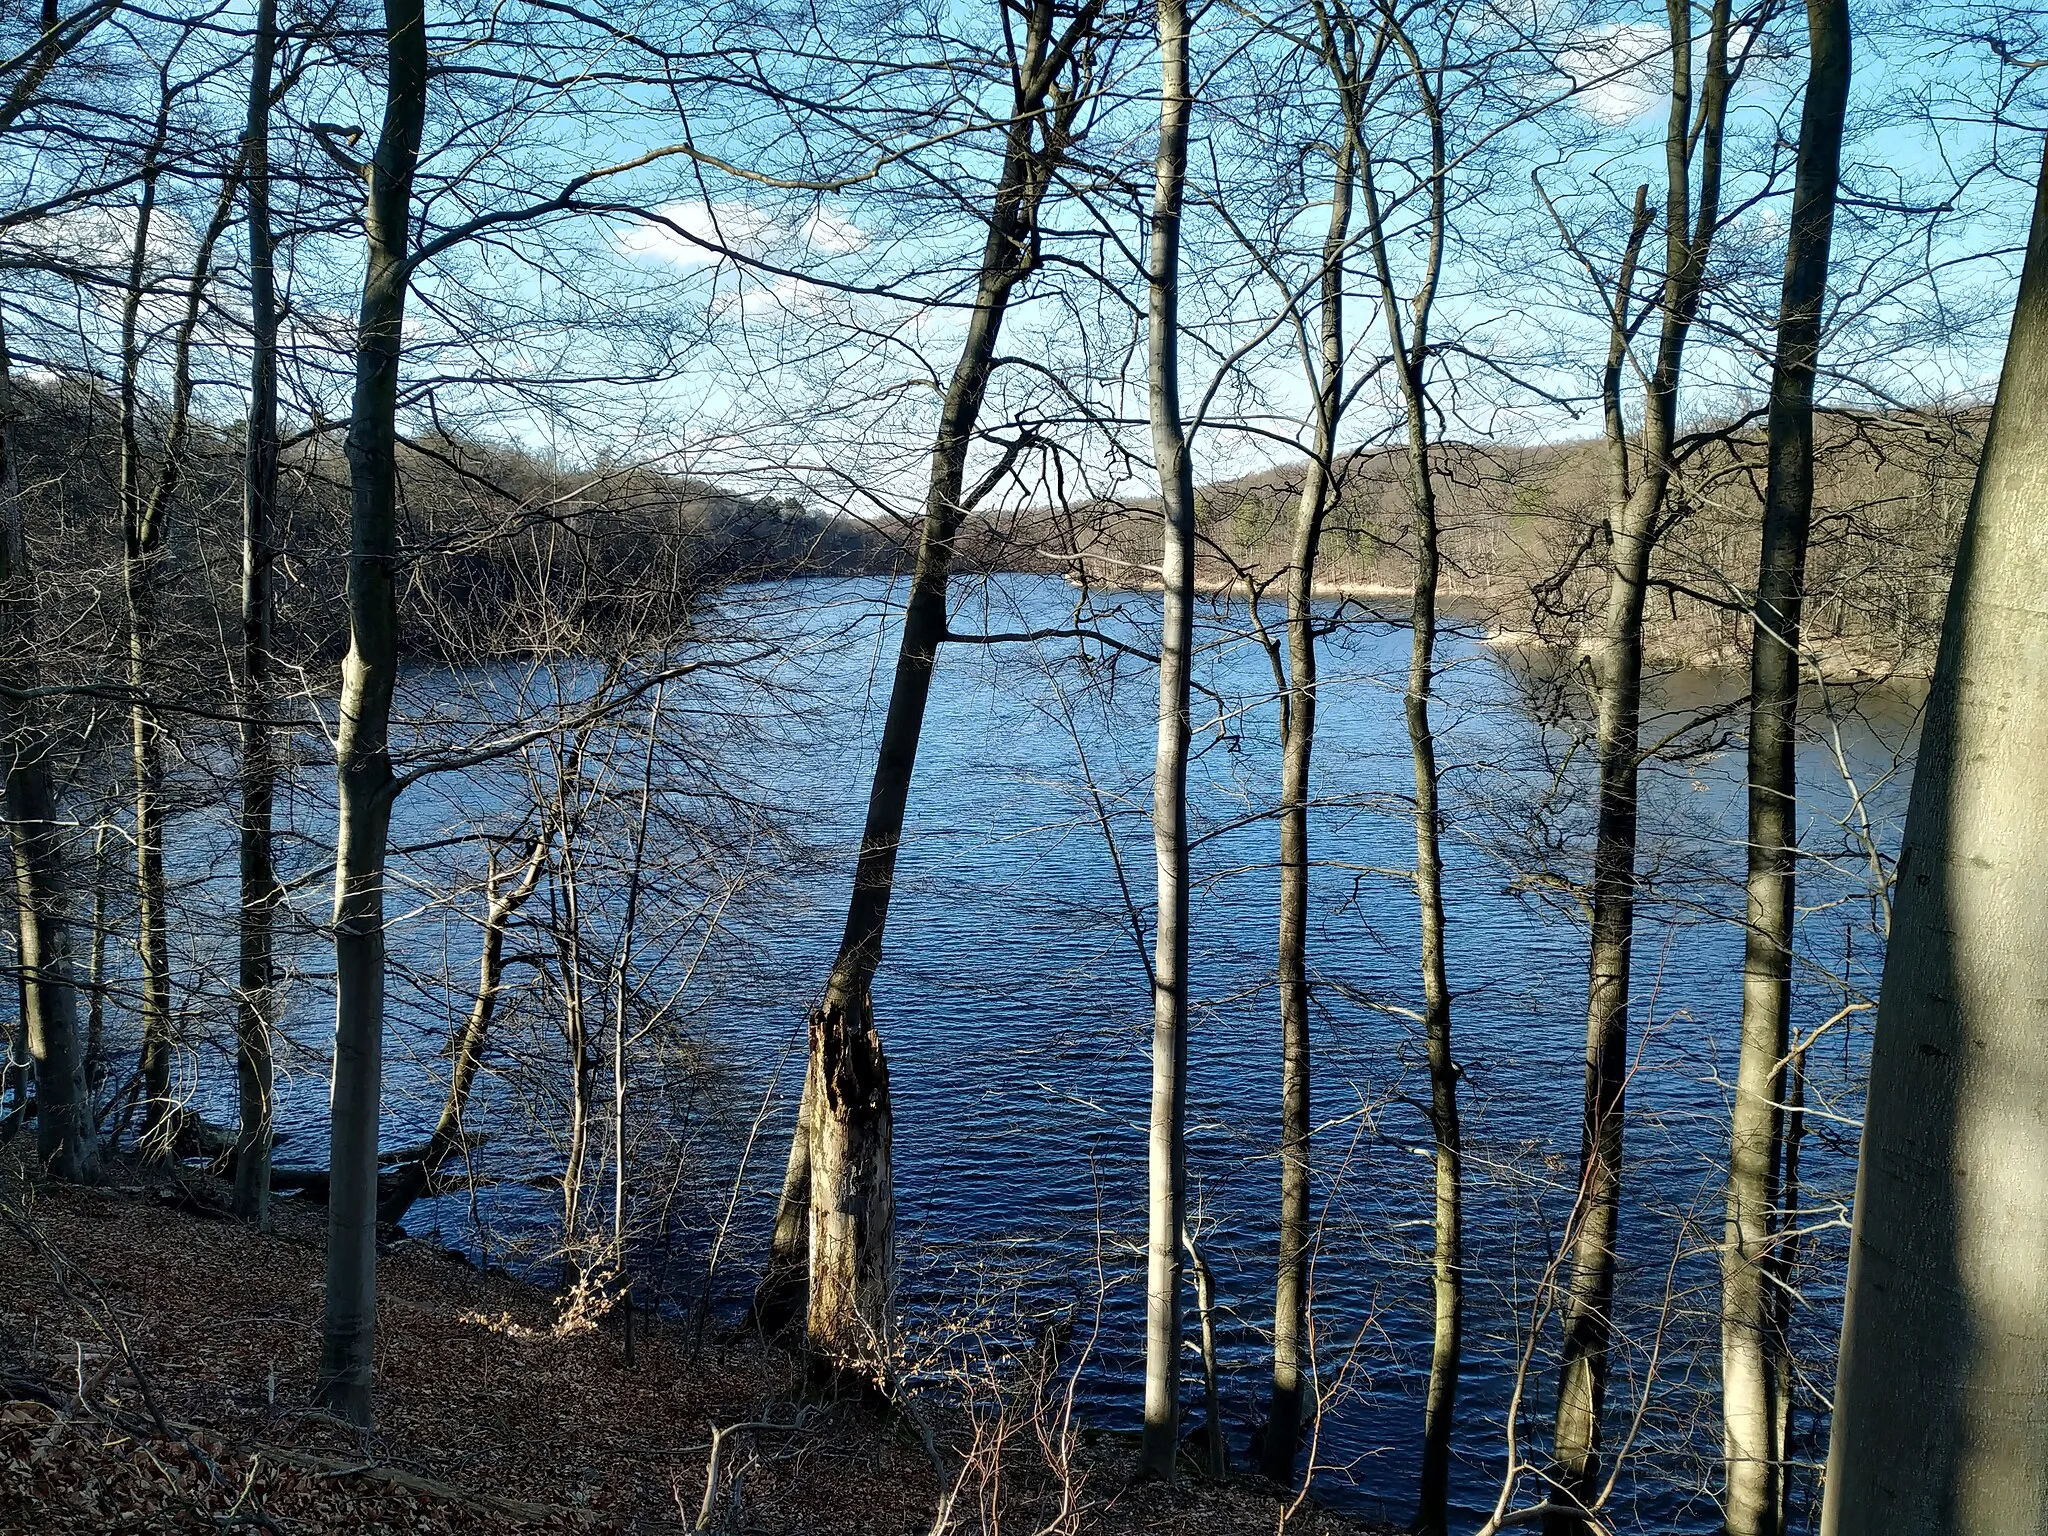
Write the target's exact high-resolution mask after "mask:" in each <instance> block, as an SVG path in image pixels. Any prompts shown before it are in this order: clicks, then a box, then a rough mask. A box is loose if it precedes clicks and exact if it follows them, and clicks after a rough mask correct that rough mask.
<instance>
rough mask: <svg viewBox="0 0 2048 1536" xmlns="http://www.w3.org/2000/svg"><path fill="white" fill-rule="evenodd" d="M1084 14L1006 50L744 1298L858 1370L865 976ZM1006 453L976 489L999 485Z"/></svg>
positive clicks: (876, 1146)
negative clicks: (896, 618) (831, 912)
mask: <svg viewBox="0 0 2048 1536" xmlns="http://www.w3.org/2000/svg"><path fill="white" fill-rule="evenodd" d="M1097 11H1098V6H1097V5H1096V4H1095V3H1093V0H1091V3H1089V4H1087V5H1084V6H1083V7H1082V8H1081V9H1080V10H1079V11H1078V12H1077V13H1076V14H1075V15H1074V16H1073V17H1072V18H1071V19H1070V21H1069V22H1068V24H1067V26H1066V27H1065V29H1064V30H1062V31H1060V32H1057V33H1056V32H1055V31H1054V26H1055V20H1056V18H1055V13H1054V8H1053V6H1052V4H1051V3H1050V0H1037V3H1035V4H1034V5H1033V6H1032V8H1031V11H1030V20H1029V24H1028V29H1027V33H1026V36H1025V39H1024V41H1023V44H1022V47H1021V49H1020V52H1019V56H1018V58H1017V61H1016V72H1015V79H1016V86H1015V92H1016V95H1015V103H1014V110H1013V113H1012V117H1011V122H1010V127H1009V129H1008V131H1007V135H1006V144H1005V150H1004V157H1003V169H1002V173H1001V176H1000V179H999V180H998V182H997V186H996V193H995V203H994V208H993V210H992V211H991V215H990V220H989V234H988V240H987V242H986V244H985V246H984V247H983V253H982V260H981V272H980V281H979V286H978V289H977V292H976V297H975V305H974V309H973V311H972V313H971V315H970V316H969V319H968V326H967V336H966V339H965V341H964V343H963V344H962V347H961V352H960V359H959V361H958V363H957V364H956V365H955V367H954V370H953V377H952V379H951V381H950V382H949V384H948V386H947V390H946V395H945V399H944V402H943V404H942V405H941V408H940V415H939V425H938V431H937V433H936V436H935V439H934V442H933V447H932V458H931V469H930V477H929V480H928V482H927V487H926V493H925V509H924V520H923V525H922V528H921V530H920V534H919V539H918V549H917V562H916V566H915V568H914V570H913V573H912V576H911V584H910V596H909V599H908V601H907V602H906V604H905V605H904V613H903V629H902V633H901V636H900V638H899V640H898V645H897V654H896V672H895V678H894V681H893V683H892V685H891V687H890V692H889V706H888V712H887V714H886V715H885V716H884V719H883V725H882V741H881V746H880V750H879V751H878V752H877V754H876V759H875V770H874V776H873V779H872V781H871V783H870V785H869V790H868V808H867V818H866V821H865V824H864V825H863V827H862V831H861V844H860V854H859V858H858V861H857V863H856V865H855V869H854V878H853V891H852V893H851V896H850V897H849V899H848V902H847V913H846V928H845V931H844V933H843V935H842V936H841V939H840V945H839V952H838V956H837V958H836V960H835V961H834V963H833V967H832V972H831V974H830V976H829V977H828V978H827V979H826V983H825V995H824V998H823V1000H822V1001H821V1002H820V1004H819V1006H818V1007H817V1008H816V1009H815V1010H814V1011H813V1012H812V1015H811V1031H810V1048H809V1055H808V1060H807V1065H806V1069H805V1077H804V1091H803V1098H802V1101H801V1103H800V1104H799V1107H798V1113H797V1125H796V1128H795V1132H794V1134H793V1136H792V1138H791V1144H790V1155H789V1163H788V1168H787V1171H786V1173H785V1177H784V1182H783V1193H782V1199H781V1202H780V1204H779V1206H778V1209H777V1213H776V1222H775V1231H774V1236H773V1240H772V1243H771V1248H770V1253H769V1262H768V1268H767V1273H766V1274H765V1275H764V1277H763V1279H762V1282H761V1285H760V1287H759V1288H758V1290H757V1293H756V1296H755V1304H754V1310H755V1315H756V1317H757V1318H758V1319H759V1320H761V1321H762V1322H763V1323H764V1324H766V1325H767V1326H769V1327H771V1328H773V1327H780V1326H781V1325H782V1324H783V1323H784V1322H786V1321H787V1320H788V1319H790V1318H792V1317H793V1316H795V1315H796V1314H797V1313H798V1312H799V1311H801V1312H802V1313H803V1314H804V1316H805V1319H806V1336H807V1340H808V1343H809V1346H810V1348H811V1350H812V1351H813V1352H814V1356H815V1358H816V1359H817V1360H818V1361H819V1362H820V1363H821V1364H824V1365H826V1366H829V1367H839V1368H844V1369H847V1370H849V1371H852V1372H854V1373H855V1374H858V1375H866V1376H871V1377H872V1376H876V1375H878V1374H882V1373H885V1371H886V1365H887V1359H888V1353H889V1348H890V1322H889V1310H890V1305H891V1299H892V1297H893V1293H894V1286H895V1196H894V1189H893V1182H892V1179H891V1173H890V1141H891V1135H892V1127H891V1122H890V1102H889V1071H888V1061H887V1058H886V1055H885V1053H884V1052H883V1049H882V1042H881V1037H880V1034H879V1032H878V1031H877V1030H876V1027H875V1020H874V1001H873V997H872V987H873V982H874V976H875V971H876V968H877V967H878V966H879V965H880V963H881V957H882V942H883V937H884V934H885V931H886V928H887V924H888V916H889V898H890V895H891V892H892V890H893V888H894V884H895V874H896V856H897V852H898V850H899V849H900V848H901V846H902V842H903V827H904V821H905V818H906V815H907V812H908V808H909V802H910V785H911V777H912V773H913V771H914V769H915V767H916V763H917V746H918V739H919V736H920V735H921V733H922V731H923V728H924V715H925V707H926V704H927V702H928V700H929V699H930V696H931V683H932V674H933V671H934V669H935V667H936V665H937V662H938V650H939V646H940V645H941V643H943V642H944V640H945V638H946V633H947V613H946V589H947V582H948V578H949V576H950V574H951V571H952V565H953V555H954V542H955V540H956V539H957V537H958V535H959V532H960V528H961V525H962V524H963V522H964V521H965V520H966V517H967V514H968V512H969V511H970V510H971V509H972V507H973V505H974V504H975V501H976V500H977V499H978V495H979V492H977V493H976V494H974V495H970V494H969V493H968V492H967V490H966V486H965V482H966V472H967V460H968V455H969V452H970V451H971V449H972V448H973V445H974V438H975V431H976V423H977V422H978V420H979V419H980V415H981V408H982V402H983V400H984V398H985V397H986V394H987V391H988V382H989V377H990V374H991V373H992V372H993V371H994V368H995V366H996V346H997V341H998V338H999V336H1000V334H1001V330H1002V324H1003V318H1004V315H1005V314H1006V313H1007V311H1008V307H1009V303H1010V298H1011V296H1012V294H1013V293H1014V292H1015V291H1016V289H1017V287H1018V286H1019V285H1020V284H1021V283H1022V282H1023V281H1024V280H1025V279H1026V278H1027V277H1028V276H1029V275H1030V274H1031V273H1032V272H1033V271H1035V270H1036V269H1037V267H1038V263H1039V256H1040V251H1039V227H1038V211H1039V206H1040V204H1041V202H1042V200H1043V199H1044V196H1045V193H1046V191H1047V188H1048V187H1049V185H1050V182H1051V178H1052V174H1053V172H1054V170H1055V169H1056V168H1057V166H1058V164H1059V163H1060V160H1061V159H1062V157H1063V156H1064V154H1065V152H1066V149H1067V146H1068V145H1069V144H1070V143H1071V142H1072V138H1073V133H1074V127H1075V110H1076V107H1077V102H1076V100H1075V98H1074V96H1073V95H1071V94H1065V95H1063V94H1062V93H1061V92H1060V90H1059V82H1060V80H1061V78H1062V76H1063V74H1065V73H1066V72H1067V71H1068V70H1069V69H1070V68H1072V67H1074V64H1075V61H1076V58H1077V54H1078V51H1079V49H1080V48H1081V46H1082V44H1083V42H1084V40H1085V39H1086V38H1087V36H1088V35H1089V33H1090V31H1091V29H1092V28H1093V26H1094V23H1095V17H1096V14H1097ZM1008 462H1010V461H1009V459H1007V458H1006V459H1005V460H1004V461H1003V465H999V466H998V473H997V474H992V475H991V476H990V477H989V478H988V479H987V480H985V481H984V482H983V484H982V487H981V490H986V489H988V488H989V487H991V486H993V485H994V484H995V483H996V481H997V479H998V478H999V474H1000V470H1001V468H1003V467H1005V466H1006V465H1007V464H1008Z"/></svg>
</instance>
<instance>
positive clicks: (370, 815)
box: [318, 0, 428, 1425]
mask: <svg viewBox="0 0 2048 1536" xmlns="http://www.w3.org/2000/svg"><path fill="white" fill-rule="evenodd" d="M384 47H385V67H386V69H387V71H388V73H387V75H386V79H385V96H384V122H383V127H382V129H381V130H380V132H379V134H378V139H377V150H376V154H375V156H374V157H373V158H372V159H371V160H370V162H369V163H368V164H367V165H366V166H364V167H363V174H364V176H365V177H366V179H367V180H368V182H369V195H368V198H367V200H366V205H365V208H364V216H363V229H364V233H365V235H366V237H367V241H368V245H369V270H368V272H367V274H366V275H365V277H364V279H363V296H362V315H361V319H360V321H359V323H358V329H357V340H356V369H355V395H354V400H353V403H352V405H351V409H350V416H349V433H348V458H349V473H350V488H351V494H350V514H349V523H350V540H349V562H348V617H349V649H348V657H347V659H346V660H345V661H344V662H343V664H342V682H341V701H340V716H341V718H340V730H339V732H338V734H337V735H336V738H335V779H336V783H337V800H336V834H335V857H334V970H335V1023H334V1087H333V1093H332V1096H331V1106H332V1107H331V1110H330V1118H329V1131H328V1141H329V1152H328V1172H329V1176H330V1178H331V1180H332V1194H331V1196H330V1198H329V1200H328V1203H327V1299H326V1308H325V1312H324V1315H323V1319H322V1323H321V1340H320V1374H319V1383H318V1397H319V1400H320V1402H321V1403H322V1405H323V1406H325V1407H327V1408H329V1409H331V1410H332V1411H333V1412H335V1413H337V1414H339V1415H340V1416H341V1417H343V1418H345V1419H347V1420H348V1421H349V1422H351V1423H353V1424H361V1425H367V1424H369V1423H370V1422H371V1417H372V1407H371V1399H370V1383H371V1377H372V1375H373V1373H374V1371H375V1368H376V1331H377V1116H378V1110H379V1107H380V1102H381V1085H382V1079H383V1071H382V1065H383V1047H384V1038H383V1035H384V942H385V941H384V867H385V860H386V857H387V851H386V842H387V838H388V834H389V832H390V827H391V799H392V795H393V792H394V782H393V775H392V771H391V751H390V727H391V696H392V692H393V689H394V688H395V687H396V685H397V682H398V596H397V587H396V583H395V576H396V572H395V567H396V565H397V561H398V497H397V410H398V368H399V355H400V349H401V346H402V341H403V336H404V328H405V298H406V287H407V282H408V274H409V271H410V262H409V259H408V255H409V253H408V246H409V243H410V241H409V226H410V221H411V212H412V183H413V173H414V171H415V169H416V167H417V166H418V163H419V153H420V136H421V133H422V131H423V129H424V127H425V122H426V111H427V57H428V56H427V22H426V9H425V5H424V0H386V3H385V7H384Z"/></svg>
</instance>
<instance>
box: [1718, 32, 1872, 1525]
mask: <svg viewBox="0 0 2048 1536" xmlns="http://www.w3.org/2000/svg"><path fill="white" fill-rule="evenodd" d="M1806 24H1807V39H1808V58H1807V80H1806V100H1805V102H1804V105H1803V106H1802V108H1801V113H1800V126H1799V159H1798V168H1797V171H1796V173H1795V175H1794V179H1793V188H1792V217H1791V227H1790V231H1789V234H1788V238H1787V245H1786V252H1785V281H1784V290H1783V296H1782V298H1781V299H1780V302H1779V316H1778V349H1777V359H1776V363H1775V366H1774V368H1773V370H1772V376H1771V400H1770V415H1769V425H1768V448H1767V452H1768V455H1769V465H1768V468H1767V471H1766V482H1765V489H1764V520H1763V545H1762V554H1761V557H1760V562H1759V565H1758V570H1757V593H1756V608H1755V625H1754V631H1753V636H1752V641H1751V651H1750V673H1749V877H1748V887H1747V917H1748V925H1747V931H1746V935H1745V939H1744V944H1743V967H1742V1044H1741V1055H1740V1060H1739V1064H1738V1067H1737V1071H1736V1084H1735V1102H1734V1106H1733V1109H1732V1111H1731V1116H1730V1147H1729V1159H1728V1217H1727V1224H1726V1233H1725V1237H1724V1239H1723V1244H1722V1251H1721V1401H1722V1455H1723V1463H1724V1476H1725V1480H1726V1487H1725V1490H1724V1493H1723V1498H1722V1510H1723V1520H1724V1524H1725V1528H1726V1530H1727V1532H1728V1536H1780V1532H1781V1530H1782V1526H1781V1523H1780V1522H1781V1519H1782V1516H1783V1511H1784V1490H1783V1483H1784V1479H1785V1476H1786V1473H1787V1457H1786V1448H1785V1446H1784V1444H1783V1440H1782V1434H1783V1429H1784V1425H1785V1422H1786V1418H1787V1414H1786V1412H1785V1410H1786V1409H1787V1408H1789V1406H1790V1405H1789V1404H1784V1403H1781V1402H1780V1401H1779V1395H1780V1390H1781V1387H1782V1385H1783V1382H1784V1379H1785V1377H1786V1374H1787V1373H1786V1371H1785V1369H1784V1366H1785V1359H1784V1356H1785V1350H1786V1341H1785V1337H1784V1323H1785V1321H1786V1319H1785V1318H1784V1316H1783V1311H1784V1309H1783V1306H1782V1304H1781V1300H1780V1298H1781V1297H1782V1296H1783V1295H1784V1293H1785V1286H1786V1283H1787V1279H1788V1277H1787V1275H1786V1273H1785V1263H1784V1258H1785V1256H1784V1254H1783V1252H1782V1248H1781V1245H1782V1243H1783V1241H1784V1236H1783V1233H1784V1229H1785V1228H1787V1227H1788V1226H1790V1225H1791V1224H1792V1222H1791V1213H1790V1211H1789V1210H1787V1209H1784V1208H1783V1204H1784V1203H1783V1201H1782V1200H1781V1198H1780V1191H1781V1182H1782V1174H1783V1169H1784V1159H1785V1145H1784V1111H1783V1108H1782V1106H1783V1105H1784V1103H1785V1101H1786V1092H1785V1069H1786V1066H1787V1064H1788V1063H1787V1056H1788V1052H1789V1049H1790V1044H1791V1005H1792V941H1793V927H1794V914H1793V905H1792V903H1793V893H1794V881H1795V874H1794V870H1795V865H1796V862H1797V859H1798V845H1799V825H1798V777H1797V775H1798V764H1797V758H1796V754H1795V751H1794V748H1795V745H1796V739H1795V732H1796V727H1797V723H1798V712H1799V669H1800V662H1799V637H1800V623H1801V619H1802V616H1803V606H1804V600H1805V589H1806V548H1807V538H1808V533H1809V530H1810V528H1811V525H1812V512H1813V390H1814V370H1815V366H1816V363H1817V361H1818V358H1819V354H1820V328H1821V307H1822V302H1823V300H1824V298H1825V296H1826V292H1827V273H1828V249H1829V244H1830V240H1831V237H1832V234H1833V229H1834V212H1835V183H1836V180H1837V177H1838V174H1839V170H1840V166H1841V155H1842V127H1843V121H1844V118H1845V116H1846V113H1847V108H1848V100H1849V74H1850V41H1849V7H1848V3H1847V0H1808V3H1807V7H1806Z"/></svg>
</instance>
